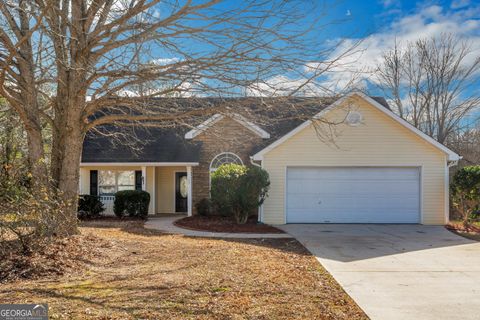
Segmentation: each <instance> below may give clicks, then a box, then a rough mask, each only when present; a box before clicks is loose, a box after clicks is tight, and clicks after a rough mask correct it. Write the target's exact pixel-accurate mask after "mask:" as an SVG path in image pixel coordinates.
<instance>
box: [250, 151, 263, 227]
mask: <svg viewBox="0 0 480 320" xmlns="http://www.w3.org/2000/svg"><path fill="white" fill-rule="evenodd" d="M250 163H251V164H252V165H253V166H255V167H258V168H263V167H262V166H261V165H259V164H258V163H256V162H255V161H254V160H253V157H252V156H250ZM262 163H263V162H262ZM262 221H263V204H262V205H261V206H260V208H258V223H263V222H262Z"/></svg>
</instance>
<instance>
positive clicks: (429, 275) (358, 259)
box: [281, 224, 480, 320]
mask: <svg viewBox="0 0 480 320" xmlns="http://www.w3.org/2000/svg"><path fill="white" fill-rule="evenodd" d="M281 228H282V229H284V230H285V231H287V232H288V233H290V234H291V235H293V236H294V237H295V238H297V239H298V240H299V241H300V242H301V243H303V245H305V247H306V248H307V249H308V250H310V251H311V252H312V253H313V254H314V255H315V256H316V257H317V259H318V260H319V261H320V263H321V264H322V265H323V266H324V267H325V268H326V269H327V270H328V271H329V272H330V273H331V274H332V275H333V277H334V278H335V279H336V280H337V281H338V282H339V283H340V285H341V286H342V287H343V288H344V289H345V291H346V292H347V293H348V294H349V295H350V296H351V297H352V298H353V299H354V300H355V301H356V302H357V303H358V305H359V306H360V307H361V308H362V309H363V310H364V311H365V312H366V313H367V315H368V316H369V317H370V318H371V319H382V320H387V319H402V320H404V319H435V320H438V319H449V320H450V319H463V320H466V319H480V242H475V241H471V240H467V239H465V238H462V237H460V236H457V235H455V234H453V233H451V232H449V231H447V230H445V229H444V228H443V227H436V226H420V225H304V224H293V225H285V226H281Z"/></svg>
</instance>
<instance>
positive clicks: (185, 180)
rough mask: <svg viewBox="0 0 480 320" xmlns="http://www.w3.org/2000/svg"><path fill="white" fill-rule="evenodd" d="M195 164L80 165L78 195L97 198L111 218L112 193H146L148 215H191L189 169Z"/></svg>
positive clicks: (190, 172)
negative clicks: (148, 200)
mask: <svg viewBox="0 0 480 320" xmlns="http://www.w3.org/2000/svg"><path fill="white" fill-rule="evenodd" d="M197 165H198V163H82V164H81V165H80V181H79V194H90V195H97V196H99V197H100V200H101V201H102V202H103V203H104V205H105V208H106V210H105V212H104V214H106V215H113V202H114V200H115V192H117V191H121V190H135V189H137V190H138V189H141V190H145V191H147V192H148V193H149V194H150V205H149V209H148V213H149V215H154V214H175V213H183V214H187V215H188V216H191V215H192V170H193V167H194V166H197Z"/></svg>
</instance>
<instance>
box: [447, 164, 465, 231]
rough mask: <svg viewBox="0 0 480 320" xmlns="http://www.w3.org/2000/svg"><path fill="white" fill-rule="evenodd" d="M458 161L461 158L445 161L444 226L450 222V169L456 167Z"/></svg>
mask: <svg viewBox="0 0 480 320" xmlns="http://www.w3.org/2000/svg"><path fill="white" fill-rule="evenodd" d="M460 159H462V157H459V158H458V159H457V160H451V161H449V160H448V159H447V166H446V168H445V195H446V196H445V217H444V219H445V224H447V223H448V222H449V221H450V168H451V167H453V166H456V165H457V164H458V161H459V160H460Z"/></svg>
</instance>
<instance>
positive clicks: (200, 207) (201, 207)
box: [195, 198, 212, 216]
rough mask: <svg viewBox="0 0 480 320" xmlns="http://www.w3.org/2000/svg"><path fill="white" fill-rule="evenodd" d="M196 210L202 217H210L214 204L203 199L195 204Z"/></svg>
mask: <svg viewBox="0 0 480 320" xmlns="http://www.w3.org/2000/svg"><path fill="white" fill-rule="evenodd" d="M195 208H196V209H197V213H198V214H199V215H201V216H209V215H211V214H212V202H211V201H210V199H207V198H203V199H202V200H200V201H198V202H197V203H196V204H195Z"/></svg>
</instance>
